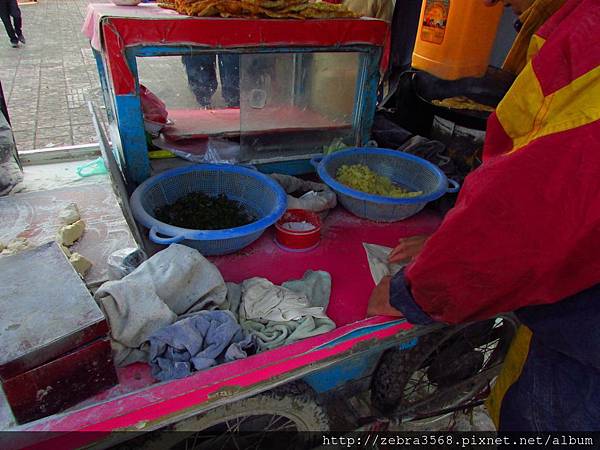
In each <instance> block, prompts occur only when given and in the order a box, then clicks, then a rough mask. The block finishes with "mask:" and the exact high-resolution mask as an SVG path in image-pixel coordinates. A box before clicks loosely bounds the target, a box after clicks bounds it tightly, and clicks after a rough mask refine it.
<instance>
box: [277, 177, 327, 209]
mask: <svg viewBox="0 0 600 450" xmlns="http://www.w3.org/2000/svg"><path fill="white" fill-rule="evenodd" d="M271 178H273V179H274V180H275V181H277V182H278V183H279V185H280V186H281V187H282V188H283V190H284V191H285V192H286V193H287V194H288V196H287V209H305V210H307V211H313V212H316V213H326V212H327V211H328V210H330V209H332V208H335V206H336V205H337V196H336V195H335V192H333V191H332V190H331V189H329V187H328V186H327V185H326V184H323V183H315V182H313V181H306V180H302V179H300V178H296V177H292V176H290V175H283V174H279V173H274V174H271ZM298 191H303V192H306V194H304V195H303V196H301V197H299V198H296V197H294V196H293V195H290V194H293V193H295V192H298Z"/></svg>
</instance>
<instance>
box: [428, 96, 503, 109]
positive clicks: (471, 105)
mask: <svg viewBox="0 0 600 450" xmlns="http://www.w3.org/2000/svg"><path fill="white" fill-rule="evenodd" d="M431 103H433V104H434V105H436V106H443V107H445V108H452V109H469V110H472V111H487V112H494V108H493V107H492V106H488V105H484V104H482V103H478V102H476V101H474V100H471V99H470V98H468V97H464V96H462V95H461V96H458V97H450V98H445V99H444V100H432V101H431Z"/></svg>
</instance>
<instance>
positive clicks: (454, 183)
mask: <svg viewBox="0 0 600 450" xmlns="http://www.w3.org/2000/svg"><path fill="white" fill-rule="evenodd" d="M448 183H449V184H451V185H452V187H449V188H448V189H447V190H446V192H447V193H449V194H456V193H457V192H458V191H460V184H459V183H458V182H457V181H454V180H453V179H451V178H448Z"/></svg>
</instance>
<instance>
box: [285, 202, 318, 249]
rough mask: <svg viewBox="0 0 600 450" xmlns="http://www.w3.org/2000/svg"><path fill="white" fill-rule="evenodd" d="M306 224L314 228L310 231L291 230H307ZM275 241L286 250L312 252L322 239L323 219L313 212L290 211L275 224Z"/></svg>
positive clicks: (302, 210)
mask: <svg viewBox="0 0 600 450" xmlns="http://www.w3.org/2000/svg"><path fill="white" fill-rule="evenodd" d="M292 224H303V225H292ZM306 224H310V225H312V226H313V228H312V229H310V230H302V229H290V228H294V227H295V228H305V227H307V225H306ZM310 225H309V226H310ZM275 239H276V240H277V243H278V244H279V245H280V246H281V247H283V248H284V249H286V250H295V251H302V250H310V249H312V248H314V247H316V246H317V245H318V244H319V241H320V239H321V219H319V216H318V215H317V214H315V213H314V212H312V211H306V210H304V209H288V210H287V211H286V212H285V213H284V214H283V217H281V219H279V221H277V223H276V224H275Z"/></svg>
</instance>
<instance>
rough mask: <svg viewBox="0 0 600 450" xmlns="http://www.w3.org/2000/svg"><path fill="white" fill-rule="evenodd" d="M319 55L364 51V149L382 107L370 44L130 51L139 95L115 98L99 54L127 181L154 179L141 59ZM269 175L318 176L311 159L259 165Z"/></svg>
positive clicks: (359, 111) (360, 127)
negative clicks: (141, 88)
mask: <svg viewBox="0 0 600 450" xmlns="http://www.w3.org/2000/svg"><path fill="white" fill-rule="evenodd" d="M215 51H218V52H221V53H222V52H229V53H241V54H244V53H246V54H248V53H314V52H358V53H360V54H361V61H360V66H359V67H360V72H359V77H358V79H357V91H356V92H357V94H356V95H357V98H356V102H355V109H354V111H353V125H354V129H355V142H356V145H364V144H366V142H367V141H368V139H369V134H370V130H371V127H372V125H373V117H374V113H375V108H376V104H377V86H378V83H379V61H380V58H381V54H382V49H381V48H379V47H373V46H367V45H352V46H344V47H298V48H296V47H290V46H288V47H280V48H273V47H256V48H254V47H243V48H231V49H212V48H211V49H208V48H202V47H198V46H195V47H190V46H183V45H164V46H159V45H152V46H138V47H129V48H127V50H126V52H125V57H126V59H127V63H128V65H129V67H130V70H131V71H132V73H133V75H134V78H135V80H136V93H135V95H114V93H113V92H112V89H111V83H110V80H109V77H108V74H107V72H106V69H105V64H104V61H103V58H102V55H101V54H100V53H98V52H96V51H94V56H95V58H96V65H97V67H98V73H99V76H100V82H101V85H102V91H103V95H104V101H105V103H106V107H107V112H108V117H109V121H110V122H111V123H116V127H117V129H118V134H119V138H120V139H118V140H116V141H120V144H115V143H113V146H114V145H120V146H122V151H119V150H121V149H116V152H115V153H116V154H117V155H119V159H120V161H119V162H120V164H121V166H122V168H123V172H124V174H125V177H126V180H127V182H128V183H129V184H130V185H138V184H140V183H142V182H143V181H145V180H146V179H148V178H149V177H150V174H151V166H150V160H149V158H148V148H147V142H146V137H145V131H144V123H143V116H142V109H141V101H140V95H139V78H138V70H137V63H136V58H137V57H148V56H175V55H183V54H189V53H190V52H193V53H198V54H201V53H214V52H215ZM259 170H261V171H263V172H267V173H269V172H273V171H278V172H283V173H288V174H299V173H308V172H312V171H313V169H312V168H311V167H310V165H309V164H308V160H307V159H300V158H299V159H298V160H294V161H282V162H277V163H265V164H260V165H259Z"/></svg>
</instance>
